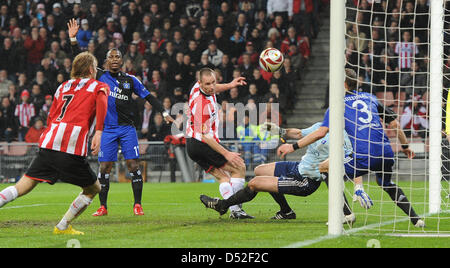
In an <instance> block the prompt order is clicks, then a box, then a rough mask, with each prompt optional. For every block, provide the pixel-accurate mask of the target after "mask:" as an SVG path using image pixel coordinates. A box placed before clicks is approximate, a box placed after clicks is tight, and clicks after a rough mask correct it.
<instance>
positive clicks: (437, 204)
mask: <svg viewBox="0 0 450 268" xmlns="http://www.w3.org/2000/svg"><path fill="white" fill-rule="evenodd" d="M330 4H331V6H330V62H329V67H330V79H329V90H330V91H329V93H330V94H329V96H330V100H329V106H330V113H329V116H330V119H329V121H330V131H329V134H330V152H329V154H330V155H329V160H330V167H329V200H328V222H329V226H328V234H329V235H331V236H334V235H341V234H342V233H344V232H348V233H354V232H355V231H356V230H357V231H358V232H359V231H363V232H365V233H378V234H397V235H399V234H400V235H401V234H405V233H406V234H408V235H418V234H420V235H419V236H422V235H423V236H426V235H430V236H431V235H439V236H444V235H447V236H448V235H450V210H449V209H450V139H448V141H447V140H446V139H445V135H443V131H444V129H445V127H444V128H443V125H444V124H443V121H446V123H447V122H450V118H447V117H450V114H447V112H448V111H450V107H447V106H449V103H450V102H449V101H448V95H449V94H448V92H449V90H450V0H429V1H409V0H400V1H387V0H333V1H330ZM345 68H350V69H353V70H355V72H356V74H357V77H358V90H360V91H363V92H366V93H368V94H371V95H373V96H371V95H368V94H366V96H370V97H368V98H369V99H371V100H373V101H371V104H370V105H374V106H373V107H375V105H376V106H377V108H383V107H384V108H385V110H383V112H382V111H381V110H382V109H377V110H378V111H374V110H371V111H370V116H369V117H370V118H372V119H373V117H372V114H375V113H377V114H378V115H379V117H380V119H381V121H384V123H386V122H388V123H386V124H383V122H381V124H379V123H377V122H374V121H371V122H370V123H369V121H370V120H360V118H361V117H358V120H356V122H353V123H352V124H354V127H355V129H356V128H357V129H361V130H365V131H368V132H367V133H368V134H367V136H368V138H369V136H371V135H372V134H371V133H380V134H377V135H383V137H382V139H381V140H382V141H380V139H379V137H377V138H374V140H373V141H371V142H369V141H368V146H369V151H370V154H371V155H372V156H371V157H367V158H368V160H367V161H369V163H364V162H363V163H361V164H362V165H359V168H361V169H360V170H359V171H362V172H356V171H355V175H356V174H357V173H358V174H366V173H367V175H364V176H363V186H364V188H365V191H366V193H367V194H368V195H369V196H370V197H371V199H372V201H373V207H372V208H370V209H364V208H362V207H361V206H360V205H359V202H353V203H352V204H350V210H351V211H352V212H353V213H354V215H355V216H356V222H355V224H353V225H350V224H348V225H347V224H346V225H345V226H344V224H343V223H342V221H343V218H342V217H343V193H346V194H347V199H349V198H348V197H349V194H350V195H353V187H352V186H353V185H352V186H350V184H351V183H350V182H347V183H345V182H344V180H343V179H342V178H343V175H344V164H343V163H344V159H343V158H344V157H343V148H342V147H343V146H342V145H343V131H342V130H343V129H345V125H344V124H345V119H344V109H345V103H344V97H345V92H344V89H343V87H344V81H345V75H346V73H345ZM362 95H364V94H362ZM350 101H351V100H350ZM372 103H373V104H372ZM378 103H381V104H383V106H380V105H378ZM363 108H364V107H363ZM373 109H375V108H373ZM364 111H366V112H367V110H363V109H358V111H357V112H361V113H362V112H364ZM393 114H395V115H396V116H395V117H393V116H392V115H393ZM364 115H365V116H368V113H367V114H364ZM362 118H363V119H367V117H362ZM386 118H387V119H386ZM392 118H396V120H394V121H392V120H393V119H392ZM360 121H361V122H360ZM365 121H366V122H365ZM447 129H450V126H447ZM372 131H373V132H372ZM447 131H448V133H447V137H448V136H449V135H450V130H447ZM359 134H361V132H359ZM349 135H350V134H349ZM350 139H351V140H355V141H356V140H357V137H350ZM359 139H361V137H359ZM388 140H389V141H388ZM387 141H388V142H387ZM375 143H376V144H382V145H383V147H382V149H380V150H377V151H381V150H382V151H383V152H382V153H381V154H379V155H381V156H375V155H374V154H372V153H373V152H372V151H371V149H370V148H371V146H372V144H375ZM405 143H408V145H409V149H411V150H412V151H414V152H415V157H413V158H410V157H409V156H411V155H410V154H409V153H410V152H409V151H408V148H407V147H405ZM389 144H390V145H391V146H389ZM375 148H379V147H375ZM363 158H364V157H363ZM375 158H377V159H379V158H382V159H383V161H381V164H380V165H382V167H378V166H371V164H370V161H376V160H372V159H375ZM364 159H365V158H364ZM356 161H358V160H356ZM375 163H378V162H375ZM392 163H394V164H392ZM366 164H367V165H366ZM365 165H366V166H365ZM377 165H378V164H377ZM362 167H364V168H362ZM369 167H370V169H373V170H369ZM350 187H351V189H350ZM349 201H350V202H351V199H349ZM349 229H353V230H352V231H349Z"/></svg>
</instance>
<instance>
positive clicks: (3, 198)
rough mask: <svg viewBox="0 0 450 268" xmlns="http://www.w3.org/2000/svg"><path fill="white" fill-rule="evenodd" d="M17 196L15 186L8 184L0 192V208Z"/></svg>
mask: <svg viewBox="0 0 450 268" xmlns="http://www.w3.org/2000/svg"><path fill="white" fill-rule="evenodd" d="M18 196H19V193H18V192H17V189H16V187H14V186H9V187H7V188H5V189H4V190H3V191H1V192H0V208H1V207H3V206H4V205H6V204H8V203H9V202H11V201H13V200H15V199H16V198H17V197H18Z"/></svg>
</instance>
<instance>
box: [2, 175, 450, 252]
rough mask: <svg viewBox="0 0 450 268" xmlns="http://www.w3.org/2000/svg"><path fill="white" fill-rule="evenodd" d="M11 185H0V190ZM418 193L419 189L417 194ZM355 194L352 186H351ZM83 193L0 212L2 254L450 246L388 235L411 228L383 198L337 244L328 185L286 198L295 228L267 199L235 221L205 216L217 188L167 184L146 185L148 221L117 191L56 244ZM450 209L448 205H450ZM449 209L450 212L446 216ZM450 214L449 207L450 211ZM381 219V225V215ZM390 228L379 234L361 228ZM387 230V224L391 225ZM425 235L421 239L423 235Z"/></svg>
mask: <svg viewBox="0 0 450 268" xmlns="http://www.w3.org/2000/svg"><path fill="white" fill-rule="evenodd" d="M401 185H402V187H404V190H405V188H406V189H407V190H405V192H406V194H407V195H409V196H410V199H411V200H413V202H415V203H417V204H418V205H417V206H416V207H415V208H416V210H417V212H418V213H419V214H423V213H425V212H426V208H425V205H421V203H424V201H426V200H424V198H423V196H422V195H423V190H417V191H415V190H410V189H412V188H418V189H420V188H422V187H423V183H414V185H411V184H410V183H407V184H401ZM7 186H8V185H0V190H2V189H4V188H5V187H7ZM411 186H413V187H411ZM347 187H348V188H349V189H350V188H351V185H349V184H347ZM366 190H368V192H369V194H370V195H371V196H372V198H373V199H374V200H378V199H377V198H380V196H381V193H382V192H381V191H380V190H379V188H378V187H377V186H376V185H370V186H366ZM79 192H80V190H79V188H78V187H75V186H72V185H68V184H64V183H59V184H56V185H54V186H50V185H47V184H41V185H39V186H37V187H36V189H35V190H34V191H33V192H31V193H30V194H29V195H27V196H24V197H22V198H19V199H17V200H16V201H14V202H12V203H10V204H8V205H6V206H5V207H3V208H2V209H0V247H1V248H7V247H20V248H22V247H27V248H28V247H36V248H43V247H45V248H47V247H56V248H64V247H66V246H67V242H68V241H69V240H70V239H72V238H76V239H78V240H79V242H80V246H81V247H83V248H89V247H114V248H121V247H149V248H279V247H288V246H296V247H298V246H306V247H367V244H368V241H370V240H372V239H376V240H377V241H379V245H380V246H381V247H448V246H449V245H450V238H442V237H440V238H423V237H422V238H403V237H402V238H400V237H390V236H386V235H384V234H385V233H392V230H393V229H395V230H397V232H402V231H403V232H404V230H408V228H411V230H414V231H416V232H417V231H419V230H417V229H414V228H412V227H411V226H410V225H409V222H408V221H404V220H403V221H402V220H401V219H404V215H403V214H402V213H401V212H399V211H397V210H396V206H395V205H394V204H393V203H392V201H390V200H389V199H388V198H386V195H384V197H383V201H382V202H375V206H374V207H373V208H372V209H371V210H369V211H368V213H367V214H366V212H365V211H364V210H363V209H361V208H360V207H359V205H357V204H356V203H354V211H355V213H356V215H357V222H356V223H355V224H354V226H353V229H349V228H348V227H346V230H347V231H348V230H354V232H350V233H347V234H346V235H343V236H341V237H339V238H329V237H327V236H326V235H327V226H326V222H327V215H328V211H327V207H328V205H327V202H328V196H327V194H328V192H327V188H326V186H325V184H322V185H321V187H320V188H319V190H318V191H317V192H316V193H315V194H313V195H312V196H310V197H306V198H305V197H294V196H288V201H289V203H290V204H291V206H292V208H293V209H294V210H295V212H296V213H297V219H296V220H292V221H275V220H270V219H269V218H270V217H272V216H273V215H274V214H275V212H276V211H278V206H277V204H276V203H275V202H274V201H273V200H272V198H271V196H270V195H269V194H267V193H260V194H258V196H257V197H256V198H255V199H254V200H253V201H252V202H250V203H247V204H245V205H244V209H245V210H246V211H247V212H248V213H249V214H251V215H253V216H255V217H256V219H253V220H244V221H239V220H231V219H229V218H228V215H224V216H222V217H219V215H218V213H217V212H215V211H213V210H210V209H206V208H204V206H203V204H201V203H200V201H199V195H200V194H208V195H211V196H219V193H218V184H217V183H213V184H209V183H189V184H185V183H175V184H169V183H161V184H150V183H146V184H145V185H144V194H143V204H142V205H143V208H144V211H145V216H141V217H138V216H134V215H133V213H132V202H133V195H132V190H131V186H130V184H126V183H125V184H119V183H112V184H111V188H110V194H109V206H108V212H109V215H108V216H105V217H92V216H91V214H92V213H93V212H94V211H95V210H96V209H97V208H98V206H99V201H98V198H96V200H95V201H94V202H93V204H92V205H91V206H90V207H89V208H88V209H87V210H86V211H85V213H84V214H83V215H81V216H80V217H79V218H78V219H77V220H76V221H75V222H74V223H73V226H74V228H75V229H77V230H80V231H84V232H85V233H86V235H84V236H76V237H73V236H55V235H53V234H52V230H53V227H54V226H55V225H56V224H57V223H58V221H59V220H60V218H61V217H62V215H63V214H64V213H65V212H66V210H67V208H68V206H69V204H70V203H71V202H72V201H73V199H74V198H75V197H76V195H77V194H78V193H79ZM447 204H448V201H447ZM444 209H445V208H444ZM447 210H448V207H447ZM380 214H381V215H383V217H380V216H379V215H380ZM394 214H396V215H398V217H396V219H399V220H400V221H399V222H395V223H389V221H391V220H392V219H393V217H390V216H391V215H394ZM380 222H382V223H385V224H384V225H383V226H382V227H380V228H376V229H375V230H365V229H362V228H361V227H363V226H366V225H371V224H374V223H380ZM386 222H387V224H386ZM438 224H439V229H440V230H441V232H446V233H447V234H449V233H450V214H442V215H441V220H440V221H439V222H438V221H437V220H435V219H427V227H426V229H425V231H427V232H435V231H436V230H437V228H438ZM420 232H422V233H423V231H419V233H420Z"/></svg>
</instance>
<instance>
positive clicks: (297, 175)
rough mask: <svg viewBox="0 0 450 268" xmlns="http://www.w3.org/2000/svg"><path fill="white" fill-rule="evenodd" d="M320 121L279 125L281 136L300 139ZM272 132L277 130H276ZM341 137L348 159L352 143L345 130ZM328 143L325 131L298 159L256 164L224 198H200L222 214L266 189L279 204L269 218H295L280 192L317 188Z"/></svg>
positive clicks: (346, 210) (347, 218)
mask: <svg viewBox="0 0 450 268" xmlns="http://www.w3.org/2000/svg"><path fill="white" fill-rule="evenodd" d="M321 125H322V123H321V122H320V123H316V124H314V125H313V126H311V127H310V128H307V129H302V130H300V129H294V128H291V129H286V130H283V129H282V131H281V134H282V136H283V138H285V139H300V138H302V137H304V136H307V135H309V134H310V133H312V132H314V131H316V130H317V129H319V128H320V127H321ZM275 127H276V126H275ZM272 128H273V125H272ZM275 132H276V133H279V131H278V130H276V131H275ZM344 137H345V144H344V153H345V158H346V159H348V160H349V159H351V154H352V146H351V142H350V140H349V138H348V136H347V134H346V133H345V131H344ZM328 144H329V137H328V135H325V137H323V138H322V139H320V140H318V141H316V142H314V143H312V144H311V145H309V146H308V148H307V151H306V154H305V155H304V156H303V157H302V160H301V161H299V162H288V161H285V162H275V163H269V164H263V165H259V166H258V167H256V168H255V175H256V177H255V178H253V179H252V180H251V181H250V182H249V183H248V185H247V186H246V187H245V188H244V189H242V190H240V191H238V192H237V193H235V194H234V195H233V196H231V197H230V198H228V199H226V200H219V199H217V198H211V197H208V196H206V195H202V196H200V200H201V201H202V203H203V204H204V205H205V206H206V207H207V208H212V209H215V210H216V211H218V212H219V213H220V214H224V213H226V211H227V209H228V208H229V207H230V206H233V205H235V204H241V203H244V202H249V201H251V200H252V199H253V198H255V196H256V194H257V193H258V192H269V193H270V194H271V195H272V197H273V198H274V199H275V201H276V202H277V203H278V204H279V205H280V211H278V212H277V213H276V214H275V216H274V217H273V218H272V219H295V218H296V215H295V212H294V211H293V210H292V209H291V208H290V206H289V204H288V203H287V201H286V198H285V197H284V195H285V194H289V195H295V196H309V195H311V194H312V193H314V192H315V191H316V190H317V189H318V188H319V186H320V184H321V182H322V181H324V179H325V178H324V177H323V176H322V175H321V174H320V172H319V165H320V164H321V163H322V162H323V161H325V160H326V159H328V152H329V150H328V149H329V146H328ZM344 197H345V196H344ZM345 201H346V202H345V203H346V206H345V208H344V215H345V217H344V222H349V223H351V222H353V221H354V220H355V216H354V214H353V213H352V212H351V211H350V208H349V205H348V203H347V200H346V199H345Z"/></svg>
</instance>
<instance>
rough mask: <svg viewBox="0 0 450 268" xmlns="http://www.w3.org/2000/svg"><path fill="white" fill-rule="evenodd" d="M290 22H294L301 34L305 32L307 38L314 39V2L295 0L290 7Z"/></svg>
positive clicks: (310, 0)
mask: <svg viewBox="0 0 450 268" xmlns="http://www.w3.org/2000/svg"><path fill="white" fill-rule="evenodd" d="M290 9H292V11H291V12H290V14H292V15H290V17H289V20H290V21H292V22H293V24H294V25H296V27H298V28H297V29H298V30H300V32H303V33H304V35H305V36H308V37H309V38H311V37H313V35H314V32H313V27H312V25H313V11H314V4H313V0H293V1H292V6H291V7H290Z"/></svg>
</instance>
